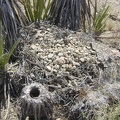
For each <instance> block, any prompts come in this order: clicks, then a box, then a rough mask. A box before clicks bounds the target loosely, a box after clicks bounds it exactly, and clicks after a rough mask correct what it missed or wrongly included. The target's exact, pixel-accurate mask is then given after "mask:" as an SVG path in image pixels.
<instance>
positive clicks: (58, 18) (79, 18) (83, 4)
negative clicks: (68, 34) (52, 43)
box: [50, 0, 91, 31]
mask: <svg viewBox="0 0 120 120" xmlns="http://www.w3.org/2000/svg"><path fill="white" fill-rule="evenodd" d="M90 17H91V9H90V1H89V0H72V1H71V0H54V2H53V5H52V7H51V10H50V18H51V20H52V23H53V24H55V25H58V26H59V27H62V28H68V29H71V30H78V29H83V30H84V31H86V27H87V26H86V22H87V23H89V22H90ZM88 25H89V24H88Z"/></svg>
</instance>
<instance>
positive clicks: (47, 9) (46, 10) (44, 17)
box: [43, 0, 54, 20]
mask: <svg viewBox="0 0 120 120" xmlns="http://www.w3.org/2000/svg"><path fill="white" fill-rule="evenodd" d="M53 1H54V0H49V1H48V5H47V7H46V8H45V13H44V15H43V20H45V19H46V16H47V14H48V12H49V10H50V7H51V6H52V3H53Z"/></svg>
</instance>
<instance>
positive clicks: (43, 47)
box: [8, 22, 120, 120]
mask: <svg viewBox="0 0 120 120" xmlns="http://www.w3.org/2000/svg"><path fill="white" fill-rule="evenodd" d="M20 32H21V34H20V36H21V37H20V39H21V48H20V56H19V59H18V60H17V61H16V62H15V63H14V64H10V65H9V67H8V71H9V73H10V75H11V77H12V81H13V82H14V83H15V86H14V89H15V90H16V95H20V92H21V88H23V87H24V86H26V85H27V84H31V83H32V82H35V83H40V84H42V85H43V86H44V87H45V88H46V89H47V90H48V91H49V92H50V94H51V95H52V96H53V97H52V100H53V113H52V116H53V118H54V119H56V120H83V119H86V120H88V119H89V120H91V119H98V118H99V119H100V118H102V117H108V116H109V114H108V111H107V110H108V109H111V106H114V105H116V104H118V103H119V101H120V84H119V82H120V51H119V50H118V49H116V48H112V47H110V46H108V45H107V44H103V43H102V42H100V41H95V40H94V39H93V38H92V35H91V34H85V33H82V32H75V31H69V30H66V29H59V28H57V27H55V26H53V25H49V24H48V23H47V22H44V23H41V24H40V26H39V24H31V25H30V26H28V27H26V28H23V29H22V30H21V31H20ZM13 94H14V95H15V93H13ZM116 114H117V117H119V116H118V113H116ZM15 120H17V118H15Z"/></svg>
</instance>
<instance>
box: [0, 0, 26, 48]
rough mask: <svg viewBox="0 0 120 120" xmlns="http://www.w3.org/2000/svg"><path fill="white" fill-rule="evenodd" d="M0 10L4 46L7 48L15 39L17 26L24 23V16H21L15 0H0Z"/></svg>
mask: <svg viewBox="0 0 120 120" xmlns="http://www.w3.org/2000/svg"><path fill="white" fill-rule="evenodd" d="M0 11H1V16H0V17H1V20H2V25H3V31H4V37H5V48H6V49H8V50H9V49H10V48H11V47H12V45H13V44H14V43H15V42H16V40H17V37H18V31H19V28H20V27H21V25H23V24H24V23H25V19H24V18H25V17H23V16H24V15H23V14H22V12H21V10H20V8H19V6H18V5H17V3H16V0H0Z"/></svg>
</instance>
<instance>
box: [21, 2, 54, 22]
mask: <svg viewBox="0 0 120 120" xmlns="http://www.w3.org/2000/svg"><path fill="white" fill-rule="evenodd" d="M52 2H53V0H21V3H22V4H23V5H24V9H25V14H26V16H27V19H28V21H29V22H36V21H39V20H45V19H47V15H48V13H49V9H50V7H51V4H52Z"/></svg>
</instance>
